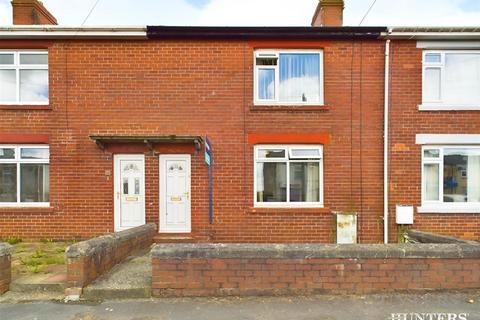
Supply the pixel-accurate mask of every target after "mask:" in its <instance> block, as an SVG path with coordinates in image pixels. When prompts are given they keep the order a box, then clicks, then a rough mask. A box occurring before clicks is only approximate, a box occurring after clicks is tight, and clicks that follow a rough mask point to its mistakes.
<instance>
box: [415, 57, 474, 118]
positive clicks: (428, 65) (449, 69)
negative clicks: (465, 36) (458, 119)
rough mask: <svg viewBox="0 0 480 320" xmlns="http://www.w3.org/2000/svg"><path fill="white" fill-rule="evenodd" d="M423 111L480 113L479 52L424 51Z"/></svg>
mask: <svg viewBox="0 0 480 320" xmlns="http://www.w3.org/2000/svg"><path fill="white" fill-rule="evenodd" d="M422 91H423V98H422V105H421V106H420V110H422V109H423V110H480V51H478V50H442V51H438V50H425V51H424V52H423V90H422Z"/></svg>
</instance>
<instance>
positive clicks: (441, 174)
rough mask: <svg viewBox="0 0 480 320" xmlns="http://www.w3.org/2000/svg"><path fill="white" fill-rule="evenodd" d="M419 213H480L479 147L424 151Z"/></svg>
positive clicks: (443, 148)
mask: <svg viewBox="0 0 480 320" xmlns="http://www.w3.org/2000/svg"><path fill="white" fill-rule="evenodd" d="M419 212H460V213H468V212H480V146H468V145H467V146H464V145H448V146H435V145H432V146H428V145H426V146H423V147H422V207H420V208H419Z"/></svg>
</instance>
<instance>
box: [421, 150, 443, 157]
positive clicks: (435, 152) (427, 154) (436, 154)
mask: <svg viewBox="0 0 480 320" xmlns="http://www.w3.org/2000/svg"><path fill="white" fill-rule="evenodd" d="M423 156H424V157H425V158H438V157H440V150H438V149H426V150H425V151H423Z"/></svg>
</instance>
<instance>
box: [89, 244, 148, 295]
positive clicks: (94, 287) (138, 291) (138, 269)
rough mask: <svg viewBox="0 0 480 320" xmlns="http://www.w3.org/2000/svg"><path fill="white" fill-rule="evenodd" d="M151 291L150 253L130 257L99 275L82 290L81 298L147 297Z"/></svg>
mask: <svg viewBox="0 0 480 320" xmlns="http://www.w3.org/2000/svg"><path fill="white" fill-rule="evenodd" d="M151 291H152V263H151V257H150V253H149V252H148V253H144V254H141V255H139V256H136V257H131V258H129V259H127V260H126V261H124V262H122V263H120V264H118V265H116V266H115V267H113V268H112V270H110V271H109V272H107V273H105V274H104V275H102V276H100V277H99V278H98V279H97V280H96V281H95V282H94V283H92V284H91V285H89V286H88V287H86V288H85V289H84V290H83V296H82V298H83V299H87V300H108V299H135V298H149V297H150V295H151Z"/></svg>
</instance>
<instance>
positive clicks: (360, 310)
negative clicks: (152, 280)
mask: <svg viewBox="0 0 480 320" xmlns="http://www.w3.org/2000/svg"><path fill="white" fill-rule="evenodd" d="M392 313H395V315H394V316H393V317H392ZM397 313H404V314H410V313H417V314H420V316H422V313H427V316H424V315H423V317H424V318H418V317H415V315H414V316H413V317H410V315H407V316H406V317H403V315H401V316H397V315H396V314H397ZM448 314H450V315H448ZM428 315H432V316H431V317H428ZM461 316H464V317H465V318H461ZM449 317H450V318H449ZM0 318H1V319H9V320H23V319H25V320H27V319H28V320H31V319H37V320H60V319H61V320H65V319H66V320H109V319H115V320H122V319H131V320H153V319H162V320H167V319H172V320H183V319H185V320H186V319H192V320H193V319H195V320H202V319H205V320H207V319H208V320H217V319H218V320H233V319H258V320H270V319H272V320H303V319H304V320H327V319H328V320H363V319H366V320H376V319H382V320H384V319H392V320H404V319H405V320H411V319H417V320H418V319H425V320H463V319H467V320H479V319H480V291H476V292H463V293H431V294H396V295H393V294H388V295H386V294H383V295H370V296H314V297H270V298H229V299H226V298H221V299H220V298H210V299H200V298H197V299H149V300H123V301H121V300H116V301H107V302H103V303H101V304H96V305H92V304H91V305H85V304H84V305H65V304H62V303H52V302H50V303H38V302H37V303H22V304H0Z"/></svg>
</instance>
